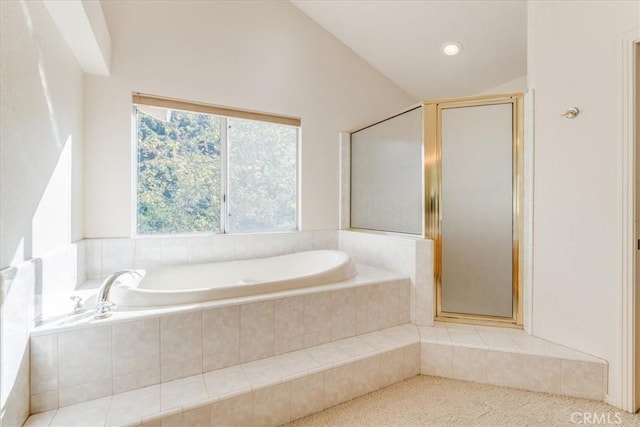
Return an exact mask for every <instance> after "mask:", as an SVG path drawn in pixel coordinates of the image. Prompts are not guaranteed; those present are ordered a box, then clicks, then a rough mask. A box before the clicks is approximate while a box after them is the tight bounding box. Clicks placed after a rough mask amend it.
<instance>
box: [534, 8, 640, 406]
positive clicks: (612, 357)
mask: <svg viewBox="0 0 640 427" xmlns="http://www.w3.org/2000/svg"><path fill="white" fill-rule="evenodd" d="M637 28H640V3H638V2H634V1H578V2H577V1H554V2H547V1H530V2H529V40H528V49H529V52H528V58H529V64H528V78H529V88H530V89H533V90H534V91H535V148H534V149H535V165H534V187H535V190H534V191H535V193H534V212H533V215H534V224H535V227H534V238H533V240H534V254H533V260H534V261H533V313H532V316H533V334H534V335H536V336H539V337H542V338H545V339H548V340H550V341H553V342H556V343H560V344H563V345H566V346H568V347H571V348H575V349H577V350H580V351H583V352H586V353H589V354H593V355H595V356H598V357H601V358H604V359H606V360H607V361H608V362H609V378H608V380H609V384H608V385H609V391H608V396H607V401H608V402H609V403H612V404H614V405H616V406H620V403H621V380H622V378H621V357H622V356H621V351H622V350H621V333H622V330H621V325H620V320H619V313H620V311H621V309H622V297H621V295H622V272H621V261H620V259H621V256H622V255H621V248H622V236H621V220H622V211H621V209H622V206H621V192H622V184H621V181H622V177H621V175H620V171H621V166H622V138H621V129H622V122H621V120H622V119H621V106H622V94H621V93H620V87H621V78H622V59H621V46H622V35H623V34H624V33H626V32H629V31H631V30H635V29H637ZM572 106H576V107H578V108H580V110H581V114H580V115H579V116H578V117H577V118H576V119H574V120H567V119H565V118H562V117H561V116H560V114H561V113H563V112H564V111H565V110H566V109H567V108H569V107H572Z"/></svg>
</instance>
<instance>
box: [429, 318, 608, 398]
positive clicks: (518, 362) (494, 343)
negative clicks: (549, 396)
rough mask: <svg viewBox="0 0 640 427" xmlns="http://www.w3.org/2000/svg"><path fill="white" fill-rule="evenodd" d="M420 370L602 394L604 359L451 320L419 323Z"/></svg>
mask: <svg viewBox="0 0 640 427" xmlns="http://www.w3.org/2000/svg"><path fill="white" fill-rule="evenodd" d="M419 332H420V340H421V355H420V360H421V365H420V373H422V374H426V375H436V376H441V377H447V378H456V379H461V380H466V381H473V382H479V383H487V384H494V385H500V386H506V387H513V388H520V389H524V390H531V391H539V392H546V393H553V394H561V395H567V396H573V397H582V398H586V399H593V400H604V396H605V393H606V391H607V363H606V362H605V361H603V360H601V359H598V358H596V357H594V356H591V355H588V354H585V353H581V352H579V351H576V350H572V349H570V348H567V347H563V346H561V345H558V344H554V343H552V342H549V341H545V340H543V339H540V338H536V337H534V336H531V335H528V334H527V333H526V332H524V331H522V330H519V329H502V328H493V327H485V326H472V325H463V324H456V323H448V324H445V323H436V324H435V326H433V327H426V326H421V327H419Z"/></svg>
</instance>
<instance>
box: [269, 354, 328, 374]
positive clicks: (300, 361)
mask: <svg viewBox="0 0 640 427" xmlns="http://www.w3.org/2000/svg"><path fill="white" fill-rule="evenodd" d="M277 360H278V363H280V366H282V369H283V370H284V372H285V374H286V375H294V374H299V373H301V372H307V371H309V370H311V369H315V368H318V367H319V366H320V364H319V363H318V362H317V361H316V360H315V359H314V358H313V357H311V355H310V354H309V353H307V352H306V351H305V350H298V351H294V352H291V353H285V354H282V355H280V356H277Z"/></svg>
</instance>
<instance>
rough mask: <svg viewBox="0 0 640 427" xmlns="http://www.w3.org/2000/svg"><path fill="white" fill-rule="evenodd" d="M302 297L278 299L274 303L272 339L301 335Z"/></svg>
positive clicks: (302, 317) (302, 320) (302, 323)
mask: <svg viewBox="0 0 640 427" xmlns="http://www.w3.org/2000/svg"><path fill="white" fill-rule="evenodd" d="M303 325H304V297H302V296H300V297H292V298H283V299H278V300H276V301H275V303H274V339H275V340H276V341H281V340H284V339H289V338H293V337H301V336H302V335H303V333H304V330H303V329H304V328H303Z"/></svg>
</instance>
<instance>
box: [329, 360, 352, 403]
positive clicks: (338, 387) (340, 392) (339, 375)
mask: <svg viewBox="0 0 640 427" xmlns="http://www.w3.org/2000/svg"><path fill="white" fill-rule="evenodd" d="M323 374H324V407H325V408H330V407H332V406H335V405H338V404H340V403H342V402H346V401H347V400H350V399H352V398H353V393H354V387H353V364H352V363H348V364H346V365H342V366H338V367H336V368H331V369H329V370H326V371H324V372H323Z"/></svg>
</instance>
